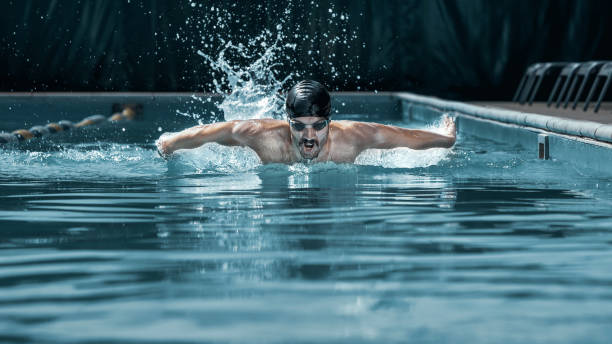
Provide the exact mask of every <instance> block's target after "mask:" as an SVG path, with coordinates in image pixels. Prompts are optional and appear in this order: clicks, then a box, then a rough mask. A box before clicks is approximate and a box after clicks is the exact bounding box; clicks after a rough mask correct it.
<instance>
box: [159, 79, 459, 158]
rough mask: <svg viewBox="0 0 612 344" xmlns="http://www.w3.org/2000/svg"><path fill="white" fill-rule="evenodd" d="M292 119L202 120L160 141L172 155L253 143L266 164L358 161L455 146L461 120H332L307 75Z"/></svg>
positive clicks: (292, 103) (292, 97)
mask: <svg viewBox="0 0 612 344" xmlns="http://www.w3.org/2000/svg"><path fill="white" fill-rule="evenodd" d="M285 111H286V112H287V120H277V119H250V120H235V121H228V122H218V123H212V124H206V125H198V126H195V127H192V128H189V129H185V130H183V131H181V132H179V133H177V134H176V135H173V136H170V137H166V138H163V139H160V140H158V141H157V142H156V144H157V149H158V152H159V154H160V155H161V156H162V157H163V158H168V157H169V156H171V155H172V154H173V153H174V152H176V151H177V150H179V149H191V148H197V147H200V146H201V145H203V144H205V143H209V142H216V143H218V144H221V145H225V146H243V147H249V148H251V149H252V150H254V151H255V153H257V155H258V156H259V158H260V159H261V161H262V163H264V164H266V163H284V164H293V163H296V162H326V161H333V162H336V163H353V162H354V161H355V158H357V156H358V155H359V154H360V153H361V152H363V151H365V150H367V149H372V148H376V149H390V148H396V147H408V148H411V149H428V148H435V147H443V148H449V147H452V146H453V145H454V144H455V140H456V129H455V122H454V120H452V119H451V118H450V117H445V118H444V122H443V125H444V134H436V133H433V132H429V131H425V130H416V129H406V128H400V127H395V126H390V125H383V124H379V123H367V122H357V121H344V120H338V121H332V120H331V97H330V95H329V92H327V90H326V89H325V87H324V86H323V85H321V84H320V83H318V82H316V81H312V80H303V81H300V82H299V83H297V84H296V85H295V86H293V87H292V88H291V90H290V91H289V93H288V94H287V98H286V101H285Z"/></svg>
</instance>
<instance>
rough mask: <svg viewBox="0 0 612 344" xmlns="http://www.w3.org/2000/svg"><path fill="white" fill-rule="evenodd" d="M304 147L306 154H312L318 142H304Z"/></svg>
mask: <svg viewBox="0 0 612 344" xmlns="http://www.w3.org/2000/svg"><path fill="white" fill-rule="evenodd" d="M302 145H303V147H304V153H312V152H313V151H314V148H315V145H316V142H315V140H304V141H302Z"/></svg>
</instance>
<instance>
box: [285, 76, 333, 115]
mask: <svg viewBox="0 0 612 344" xmlns="http://www.w3.org/2000/svg"><path fill="white" fill-rule="evenodd" d="M285 111H286V112H287V116H288V117H289V118H296V117H325V118H327V119H329V116H330V115H331V97H330V96H329V92H327V90H326V89H325V86H323V85H321V84H320V83H318V82H316V81H313V80H302V81H300V82H298V83H297V84H296V85H295V86H293V87H292V88H291V89H290V90H289V93H288V94H287V99H286V100H285Z"/></svg>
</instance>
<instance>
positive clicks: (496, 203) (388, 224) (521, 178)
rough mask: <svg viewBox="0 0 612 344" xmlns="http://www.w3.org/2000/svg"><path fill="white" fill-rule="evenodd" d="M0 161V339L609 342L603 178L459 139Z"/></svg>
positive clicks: (50, 153)
mask: <svg viewBox="0 0 612 344" xmlns="http://www.w3.org/2000/svg"><path fill="white" fill-rule="evenodd" d="M61 140H62V139H61V138H59V139H56V140H55V141H52V140H51V141H43V142H40V143H36V144H34V143H33V144H30V145H25V146H20V147H12V148H6V147H5V148H0V228H1V229H0V232H1V233H2V240H1V241H0V341H2V342H23V341H31V342H37V343H45V342H59V343H70V342H92V343H94V342H129V343H140V342H142V343H152V342H160V343H162V342H163V343H165V342H188V343H190V342H193V343H202V342H253V343H258V342H260V343H270V342H345V343H356V342H357V343H359V342H372V343H383V342H418V343H448V342H453V343H525V342H529V343H543V342H549V343H550V342H554V343H583V342H589V343H608V342H609V338H610V336H611V335H612V289H611V286H612V274H610V271H611V267H612V234H611V233H612V232H611V231H610V228H611V227H612V218H610V209H611V206H612V197H611V196H612V178H610V176H609V175H597V174H594V173H591V172H590V171H583V170H581V169H580V168H578V167H575V166H572V165H571V164H564V163H561V162H556V161H541V160H537V159H536V155H535V152H532V151H525V150H524V149H522V148H521V147H509V146H507V145H503V144H499V143H495V142H491V141H483V140H480V139H478V138H475V137H463V136H462V137H460V138H459V141H458V144H457V145H456V147H454V148H453V149H451V150H444V149H437V150H430V151H420V152H414V151H410V150H407V149H404V150H393V151H387V152H381V151H374V152H369V153H368V154H366V155H364V156H363V157H361V158H360V160H358V164H356V165H336V164H332V163H329V164H319V165H303V164H296V165H293V166H284V165H266V166H261V165H260V164H259V162H258V160H257V158H256V156H254V155H253V154H252V153H250V152H249V151H248V150H247V149H240V148H224V147H219V146H215V145H212V146H206V147H203V148H201V149H198V150H195V151H191V152H184V153H183V154H181V155H180V156H178V157H177V158H175V159H173V160H171V161H169V162H165V161H163V160H161V159H159V158H158V157H157V156H156V153H155V151H154V148H153V147H154V146H153V142H152V140H140V142H137V141H136V143H130V142H117V141H98V142H96V143H83V142H78V141H77V140H74V139H70V140H66V141H65V142H62V141H61Z"/></svg>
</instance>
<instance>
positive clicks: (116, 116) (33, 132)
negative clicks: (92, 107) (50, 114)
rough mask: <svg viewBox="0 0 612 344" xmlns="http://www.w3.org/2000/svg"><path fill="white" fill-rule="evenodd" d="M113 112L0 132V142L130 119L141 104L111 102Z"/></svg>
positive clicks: (139, 112)
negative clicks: (74, 121) (78, 119)
mask: <svg viewBox="0 0 612 344" xmlns="http://www.w3.org/2000/svg"><path fill="white" fill-rule="evenodd" d="M112 108H113V114H112V115H111V116H110V117H108V118H107V117H106V116H103V115H92V116H88V117H85V118H83V119H82V120H81V121H80V122H78V123H72V122H71V121H66V120H61V121H58V122H57V123H55V122H52V123H48V124H45V125H35V126H33V127H32V128H30V129H17V130H14V131H12V132H10V133H7V132H0V144H2V143H13V142H23V141H28V140H31V139H33V138H37V137H45V136H48V135H51V134H56V133H60V132H63V131H69V130H74V129H78V128H84V127H87V126H95V125H99V124H101V123H104V122H113V123H115V122H119V121H132V120H135V119H138V118H140V117H141V116H142V104H113V107H112Z"/></svg>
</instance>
